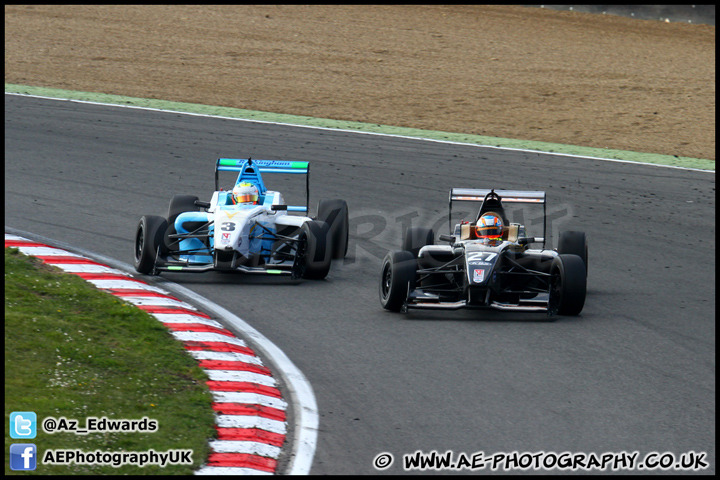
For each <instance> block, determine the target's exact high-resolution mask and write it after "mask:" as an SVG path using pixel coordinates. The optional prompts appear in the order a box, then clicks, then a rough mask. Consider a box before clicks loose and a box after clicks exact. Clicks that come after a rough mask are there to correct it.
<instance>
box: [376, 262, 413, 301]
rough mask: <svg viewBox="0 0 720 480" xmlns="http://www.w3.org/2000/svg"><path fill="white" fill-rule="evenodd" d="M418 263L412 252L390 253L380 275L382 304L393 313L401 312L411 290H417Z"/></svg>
mask: <svg viewBox="0 0 720 480" xmlns="http://www.w3.org/2000/svg"><path fill="white" fill-rule="evenodd" d="M416 267H417V262H416V261H415V257H413V254H412V253H411V252H408V251H405V250H396V251H392V252H388V253H387V255H385V259H384V260H383V264H382V270H381V274H380V304H381V305H382V306H383V308H384V309H386V310H390V311H391V312H399V311H400V309H401V308H402V307H403V305H404V304H405V301H406V300H407V295H408V292H409V291H410V290H413V289H415V279H416V274H417V270H416Z"/></svg>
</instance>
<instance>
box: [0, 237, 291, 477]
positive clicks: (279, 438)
mask: <svg viewBox="0 0 720 480" xmlns="http://www.w3.org/2000/svg"><path fill="white" fill-rule="evenodd" d="M8 247H14V248H17V249H19V250H20V252H22V253H23V254H25V255H29V256H33V257H37V258H39V259H40V260H42V261H43V262H45V263H48V264H51V265H54V266H56V267H58V268H60V269H62V270H64V271H65V272H67V273H72V274H75V275H78V276H80V277H82V278H84V279H85V280H87V281H88V282H90V283H92V284H93V285H95V287H97V288H99V289H100V290H104V291H107V292H109V293H111V294H112V295H115V296H116V297H119V298H122V299H123V300H124V301H126V302H128V303H132V304H133V305H135V306H136V307H137V308H140V309H142V310H145V311H146V312H148V313H150V314H151V315H152V316H154V317H155V318H157V319H158V320H159V321H160V322H162V323H163V324H164V325H165V326H166V327H167V328H168V329H170V331H171V333H172V335H173V336H174V337H175V338H176V339H178V340H180V341H181V342H183V345H184V347H185V349H186V350H188V352H189V353H190V355H192V356H193V357H195V358H196V359H197V360H198V362H199V365H200V367H201V368H202V369H204V370H205V372H206V373H207V375H208V377H209V379H210V380H209V381H208V382H207V384H208V387H209V388H210V391H211V392H212V395H213V400H214V402H213V404H212V408H213V410H215V428H216V429H217V432H218V438H217V440H212V441H211V442H210V448H211V450H212V452H211V453H210V456H209V458H208V460H207V463H206V464H205V465H203V466H202V467H201V468H200V469H199V470H198V471H196V472H195V473H196V474H198V475H263V474H266V475H272V474H275V473H276V468H277V458H278V456H279V455H280V452H281V449H282V447H283V445H284V443H285V435H286V433H287V423H286V417H285V410H286V409H287V403H286V402H285V400H283V398H282V394H281V393H280V390H278V388H277V385H276V382H275V379H274V378H273V376H272V373H271V372H270V370H269V369H268V368H267V367H265V366H263V363H262V361H261V360H260V358H259V357H258V356H256V355H255V352H253V350H252V349H250V348H249V347H248V346H247V344H246V343H245V342H244V341H242V340H240V339H239V338H237V337H235V335H233V333H232V332H230V331H229V330H227V329H225V328H224V327H223V325H222V324H221V323H219V322H217V321H215V320H213V319H211V318H210V316H208V315H206V314H205V313H202V312H200V311H198V310H197V309H196V308H195V307H194V306H192V305H190V304H188V303H185V302H183V301H182V300H179V299H177V298H175V297H173V296H172V295H170V294H169V293H168V292H166V291H164V290H163V289H161V288H158V287H155V286H152V285H149V284H147V283H146V282H143V281H142V280H138V279H136V278H134V277H133V276H132V275H130V274H127V273H125V272H122V271H120V270H116V269H114V268H111V267H108V266H106V265H103V264H101V263H98V262H95V261H93V260H92V259H90V258H87V257H84V256H81V255H77V254H74V253H71V252H68V251H66V250H62V249H59V248H55V247H52V246H49V245H46V244H43V243H37V242H33V241H31V240H28V239H26V238H23V237H19V236H16V235H10V234H7V233H6V234H5V248H8Z"/></svg>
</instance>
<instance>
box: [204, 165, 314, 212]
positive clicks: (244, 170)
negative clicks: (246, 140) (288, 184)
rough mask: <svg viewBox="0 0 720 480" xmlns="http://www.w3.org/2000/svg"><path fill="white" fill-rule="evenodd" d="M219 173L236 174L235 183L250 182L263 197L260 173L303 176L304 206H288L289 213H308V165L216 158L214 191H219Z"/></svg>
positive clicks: (262, 183) (264, 189) (263, 189)
mask: <svg viewBox="0 0 720 480" xmlns="http://www.w3.org/2000/svg"><path fill="white" fill-rule="evenodd" d="M219 172H238V178H237V181H236V182H235V183H236V184H237V183H240V182H242V181H248V182H252V183H254V184H255V185H257V187H258V189H259V190H260V194H261V195H264V194H265V191H266V190H267V189H266V188H265V183H264V182H263V179H262V175H261V173H286V174H287V173H289V174H302V175H305V193H306V200H305V206H302V205H288V206H287V210H288V211H289V212H309V207H310V163H309V162H298V161H288V160H253V159H251V158H218V160H217V162H216V163H215V191H218V190H219V189H220V185H219V181H218V173H219Z"/></svg>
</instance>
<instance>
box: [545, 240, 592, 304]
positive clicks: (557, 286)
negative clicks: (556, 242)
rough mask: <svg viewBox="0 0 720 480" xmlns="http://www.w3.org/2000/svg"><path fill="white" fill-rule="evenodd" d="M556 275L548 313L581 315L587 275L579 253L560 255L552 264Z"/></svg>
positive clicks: (551, 271) (553, 272) (552, 270)
mask: <svg viewBox="0 0 720 480" xmlns="http://www.w3.org/2000/svg"><path fill="white" fill-rule="evenodd" d="M550 274H551V275H556V277H555V278H554V279H553V281H552V283H551V286H550V298H549V300H548V315H553V314H554V313H557V314H558V315H579V314H580V312H581V311H582V309H583V306H584V305H585V295H586V293H587V278H586V277H587V275H586V273H585V264H584V263H583V261H582V258H580V257H579V256H577V255H570V254H564V255H558V256H557V257H555V258H554V259H553V262H552V265H551V266H550Z"/></svg>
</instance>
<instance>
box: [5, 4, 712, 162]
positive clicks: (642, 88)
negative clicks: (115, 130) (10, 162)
mask: <svg viewBox="0 0 720 480" xmlns="http://www.w3.org/2000/svg"><path fill="white" fill-rule="evenodd" d="M5 82H6V83H12V84H20V85H32V86H42V87H52V88H61V89H67V90H76V91H85V92H100V93H108V94H116V95H125V96H131V97H140V98H152V99H163V100H172V101H179V102H187V103H198V104H204V105H217V106H227V107H236V108H242V109H249V110H258V111H265V112H275V113H286V114H294V115H306V116H313V117H320V118H329V119H337V120H349V121H357V122H367V123H375V124H384V125H394V126H402V127H414V128H421V129H428V130H439V131H446V132H457V133H468V134H477V135H485V136H493V137H502V138H514V139H522V140H534V141H543V142H552V143H561V144H569V145H580V146H588V147H597V148H609V149H619V150H632V151H637V152H647V153H660V154H666V155H676V156H681V157H693V158H703V159H712V160H714V159H715V27H714V26H708V25H692V24H683V23H666V22H661V21H650V20H636V19H631V18H625V17H619V16H613V15H594V14H585V13H577V12H570V11H551V10H547V9H540V8H527V7H521V6H498V5H475V6H455V5H454V6H442V5H420V6H411V5H281V6H277V5H260V6H254V5H228V6H195V5H182V6H177V5H160V6H156V5H142V6H127V5H126V6H115V5H102V6H94V5H84V6H67V5H65V6H63V5H6V6H5Z"/></svg>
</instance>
